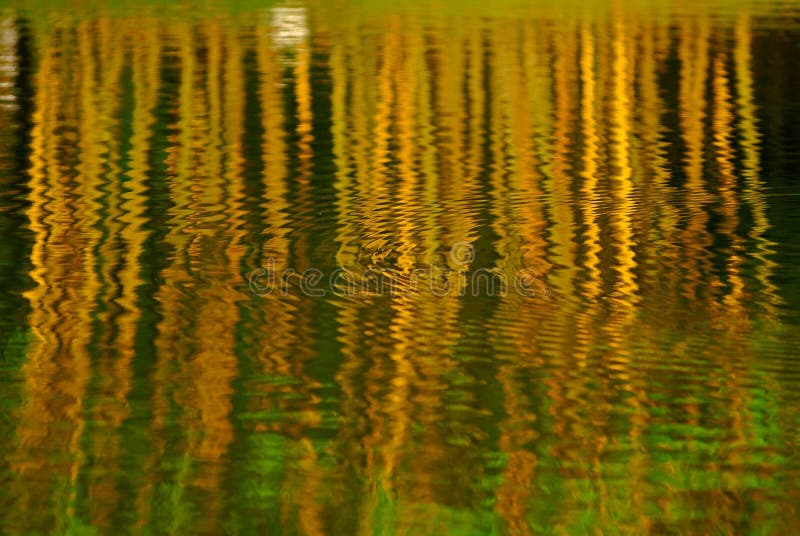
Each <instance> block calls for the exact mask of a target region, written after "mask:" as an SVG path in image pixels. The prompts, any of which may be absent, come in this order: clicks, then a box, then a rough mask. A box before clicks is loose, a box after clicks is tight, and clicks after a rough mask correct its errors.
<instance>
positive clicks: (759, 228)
mask: <svg viewBox="0 0 800 536" xmlns="http://www.w3.org/2000/svg"><path fill="white" fill-rule="evenodd" d="M751 36H752V30H751V20H750V16H749V15H746V14H742V15H740V16H739V17H738V19H737V21H736V26H735V38H736V45H735V48H734V51H733V55H734V68H735V74H736V94H737V100H736V104H737V109H736V114H737V116H738V118H739V125H740V130H741V140H740V144H741V147H742V152H743V155H742V160H743V170H742V176H743V177H744V195H743V196H742V199H743V201H744V202H745V203H747V204H749V205H750V210H751V212H752V214H753V227H752V229H751V231H750V236H751V237H752V239H753V240H754V241H755V242H756V250H757V251H756V252H755V253H753V254H752V255H753V257H754V258H755V259H756V260H757V261H758V265H757V266H756V278H757V280H758V282H759V283H760V284H761V289H760V290H759V295H761V296H763V300H761V302H762V303H763V304H764V308H765V309H766V313H767V314H766V315H765V316H766V317H767V318H775V308H776V307H777V306H778V305H779V304H780V297H779V295H778V288H777V287H776V286H775V284H774V283H773V282H772V281H771V276H772V272H773V271H774V268H775V266H776V263H775V261H773V260H772V259H771V258H770V257H771V256H772V255H773V254H774V245H775V244H774V243H773V242H772V241H770V240H769V239H767V238H766V237H765V234H766V232H767V231H768V230H769V228H770V225H769V221H768V219H767V216H766V211H767V203H766V201H765V199H764V188H763V184H762V180H761V177H760V176H759V174H760V164H759V134H758V128H757V127H758V125H757V122H756V113H755V106H754V104H753V98H754V97H753V74H752V52H751V48H752V43H751V41H752V37H751Z"/></svg>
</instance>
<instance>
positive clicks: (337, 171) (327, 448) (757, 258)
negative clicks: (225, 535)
mask: <svg viewBox="0 0 800 536" xmlns="http://www.w3.org/2000/svg"><path fill="white" fill-rule="evenodd" d="M339 8H341V9H339ZM354 9H355V8H353V7H348V6H344V5H342V6H339V5H338V3H337V6H336V8H335V9H334V6H329V5H317V3H316V2H311V3H310V4H309V5H308V6H307V11H308V12H307V11H306V7H303V8H301V7H297V6H292V7H287V6H283V7H280V6H279V7H275V8H269V9H266V8H265V9H261V10H258V11H257V12H255V13H253V14H248V15H247V16H244V15H241V14H238V15H237V14H233V13H231V14H226V13H225V12H224V11H220V12H218V13H216V12H215V14H214V15H213V16H211V15H208V16H207V15H206V14H205V13H204V12H199V13H198V14H196V15H194V16H192V17H178V18H169V17H168V16H167V15H163V18H162V15H159V14H157V13H148V12H145V13H142V14H133V13H124V14H115V15H113V16H112V15H110V14H105V15H99V14H94V15H93V16H85V17H83V16H74V17H70V16H66V15H64V16H63V18H62V17H55V18H54V19H53V20H51V21H47V22H41V23H37V24H33V25H31V26H30V28H29V29H28V30H26V31H29V32H30V33H31V36H32V39H33V42H34V43H35V45H34V50H35V61H33V62H32V63H31V65H32V67H31V69H32V72H31V76H32V86H33V92H32V96H31V103H30V105H31V109H30V110H29V112H27V113H29V114H30V121H29V122H30V133H29V139H28V140H27V142H26V143H27V144H28V146H27V150H28V151H29V152H30V157H29V165H28V166H27V174H28V179H27V188H28V190H29V191H28V192H27V193H26V196H27V197H26V202H27V204H26V205H25V206H24V208H23V210H24V214H25V217H26V218H27V221H28V222H29V223H28V230H29V234H30V237H29V240H30V243H31V244H30V259H29V264H30V267H29V269H28V271H27V276H28V278H29V279H30V285H29V287H26V288H25V289H23V290H20V293H22V295H23V296H24V298H25V300H26V301H27V305H28V307H29V309H30V311H29V313H28V316H27V318H26V320H25V321H26V322H27V324H26V327H27V329H28V330H29V332H30V334H29V339H30V340H29V342H28V343H27V345H26V346H25V348H24V354H25V356H24V361H23V362H22V364H21V365H20V367H19V377H20V382H21V383H22V384H23V388H22V395H21V402H20V403H19V406H18V408H17V409H15V410H14V412H13V415H12V417H10V419H11V420H12V421H13V427H14V433H15V435H14V441H15V442H16V444H15V446H14V451H13V452H12V453H9V455H8V460H9V462H8V465H9V475H10V478H9V487H8V489H9V490H10V491H9V492H8V494H9V496H11V497H12V500H11V501H10V506H9V507H8V509H9V512H7V513H5V514H3V516H4V518H3V519H8V520H11V521H12V522H13V523H14V524H15V526H20V527H26V528H30V529H31V530H34V531H35V530H39V531H41V532H48V531H66V532H69V531H80V530H83V529H84V528H86V527H84V525H85V526H90V527H93V528H96V529H99V530H104V531H109V530H111V531H114V530H116V529H117V528H119V526H121V524H123V523H124V522H131V523H133V525H134V526H135V527H136V528H137V529H140V530H143V531H148V530H150V529H151V528H153V527H158V528H159V529H163V530H164V531H166V532H208V533H219V532H225V531H230V532H237V531H242V532H248V531H249V530H252V531H254V532H257V531H261V532H263V531H268V530H271V529H273V528H274V525H275V524H282V525H284V526H286V527H289V528H290V529H289V531H290V532H291V531H292V530H296V531H299V532H302V533H308V534H331V533H339V532H346V533H348V532H351V533H358V534H371V533H374V532H375V527H376V526H381V525H382V524H387V525H392V527H393V528H396V529H398V531H399V532H402V531H406V532H415V531H416V530H417V529H418V528H419V525H418V524H417V521H416V519H418V518H424V519H426V520H427V522H428V524H426V525H424V526H425V527H427V528H430V527H433V526H438V525H437V524H441V525H442V526H443V527H450V525H449V524H451V523H452V524H457V521H458V522H459V523H463V525H459V526H462V527H464V526H468V527H470V528H471V529H474V530H475V532H478V533H486V532H490V531H491V530H499V531H506V532H508V533H513V534H534V533H537V532H539V531H540V530H541V529H542V527H545V526H555V527H557V528H559V529H561V530H564V531H567V532H580V531H581V530H583V529H586V530H589V528H590V527H591V528H596V527H599V528H600V529H601V530H602V529H606V528H609V527H612V526H614V524H615V523H617V522H620V523H624V524H625V525H626V526H627V527H631V528H635V529H634V531H637V532H647V531H651V530H652V531H656V532H658V531H660V529H662V528H664V529H665V530H667V529H672V528H676V529H678V530H680V529H685V528H686V527H694V525H692V521H691V519H693V518H691V516H692V515H695V516H699V515H700V514H698V513H697V512H696V511H693V512H691V513H690V514H686V517H684V518H681V517H680V515H683V514H680V515H679V513H680V512H682V508H684V506H685V503H687V502H691V501H692V500H694V499H693V498H692V497H693V496H692V494H695V495H697V496H698V497H695V498H696V500H697V501H698V502H697V503H692V505H693V508H695V510H696V509H697V504H700V502H702V501H704V503H703V504H706V503H707V504H713V505H714V507H715V508H717V509H718V510H719V513H718V514H714V515H715V516H717V517H714V518H713V521H714V522H718V523H719V524H720V527H721V528H722V530H727V531H730V532H736V531H737V530H738V529H740V528H741V527H740V526H739V525H737V524H736V523H735V522H733V521H731V520H730V519H729V518H731V517H732V516H733V515H734V514H735V513H736V511H737V508H739V506H737V501H740V502H741V501H745V500H747V501H755V500H756V499H752V497H753V496H755V495H748V494H755V493H763V494H766V493H767V491H770V492H771V490H767V491H765V489H766V488H767V486H768V485H775V484H774V483H775V482H776V481H777V477H773V473H774V472H775V466H776V465H777V462H773V461H770V459H769V456H768V455H766V454H763V455H762V451H758V452H759V454H758V456H761V458H759V457H758V456H756V455H754V456H755V457H754V458H752V459H750V458H748V457H747V449H748V448H752V449H754V450H756V451H757V450H758V448H761V447H762V445H760V444H759V441H760V442H762V443H763V444H764V445H766V444H767V443H768V441H772V442H773V443H772V444H770V445H771V446H769V448H772V449H773V450H775V449H777V447H775V446H774V443H775V442H776V440H775V439H774V436H775V435H777V432H775V431H773V430H771V429H769V427H768V425H767V424H764V423H765V422H767V421H769V420H770V419H769V418H768V417H766V416H765V415H761V414H760V413H759V412H765V413H766V412H767V411H768V410H766V409H763V408H764V407H767V408H769V407H771V406H770V404H772V405H775V404H777V402H775V400H777V398H778V397H779V396H781V395H780V394H776V395H771V394H765V393H763V392H762V391H761V389H760V387H759V386H754V385H753V383H754V382H753V381H752V380H753V376H752V375H753V374H759V375H761V376H769V375H770V374H771V373H770V372H769V371H762V370H760V369H759V370H756V369H758V367H759V366H760V365H757V364H755V363H756V360H755V358H756V357H758V355H757V354H756V352H757V351H758V348H759V346H758V345H759V344H761V345H763V346H767V345H769V344H777V343H775V342H774V339H775V337H774V336H773V334H772V332H768V331H763V332H762V331H760V330H762V329H766V328H764V327H763V326H765V325H766V326H773V327H774V326H779V325H780V323H781V322H780V317H779V315H780V314H781V307H782V306H783V304H782V301H781V300H782V299H781V289H780V288H779V286H778V284H777V283H776V282H775V279H776V275H775V274H776V273H777V272H778V271H779V270H780V269H781V266H780V265H779V263H778V262H777V260H776V258H775V255H776V252H777V251H778V243H777V241H776V239H773V238H772V235H771V234H770V233H771V231H773V230H774V228H773V225H772V224H771V223H770V218H769V216H770V214H771V212H770V210H771V206H770V203H771V200H770V198H769V196H768V192H767V188H768V187H767V182H766V181H767V178H766V176H765V173H766V171H765V168H766V166H765V165H764V163H763V162H762V158H763V155H762V152H763V151H762V149H763V147H764V146H765V143H766V141H765V140H764V134H763V132H766V126H765V125H764V122H765V121H766V120H765V119H764V118H763V117H764V116H763V114H761V112H760V111H759V106H758V104H757V103H758V98H759V93H758V91H759V86H758V84H759V83H760V82H759V78H758V72H759V71H757V70H756V65H755V62H756V59H755V58H756V55H755V52H754V50H755V48H756V47H757V46H758V44H757V43H756V42H755V41H754V38H753V35H754V32H755V29H754V26H755V24H756V21H757V18H755V17H754V16H750V15H747V14H741V13H737V14H736V15H735V16H734V17H721V18H715V17H714V16H712V14H711V13H710V12H705V11H702V10H701V12H699V13H694V12H693V13H692V14H691V16H689V15H687V14H686V13H685V12H683V11H681V10H679V12H676V13H675V14H667V13H660V14H659V13H651V14H649V15H647V16H645V15H641V16H638V15H637V14H636V13H628V12H626V11H625V10H622V9H620V8H619V6H616V7H612V8H610V10H609V11H608V13H606V12H605V11H602V12H598V13H594V12H593V11H592V10H589V9H588V8H587V9H586V10H584V12H583V14H581V15H580V16H574V17H572V16H570V17H565V16H563V15H561V14H559V13H560V11H559V10H558V9H556V8H555V7H554V8H552V9H551V10H545V11H543V12H541V13H539V12H536V11H535V10H533V8H531V10H530V11H525V10H523V12H521V13H520V14H519V16H518V17H517V18H513V17H510V18H498V17H484V16H479V13H478V14H471V12H469V11H465V12H464V13H461V14H442V15H430V16H428V17H423V16H421V15H420V14H419V13H418V12H417V11H415V9H414V8H413V7H411V6H410V7H408V8H407V9H405V10H403V9H400V10H398V11H396V12H392V13H373V12H371V11H369V10H366V9H365V10H364V11H363V12H361V11H359V12H354V13H350V11H353V10H354ZM443 9H444V8H443ZM542 9H543V10H544V8H542ZM687 9H688V8H687ZM340 11H342V13H343V14H342V13H340ZM349 14H352V16H348V15H349ZM251 15H252V16H251ZM4 20H5V19H4ZM3 24H4V26H2V28H3V29H2V31H4V32H5V31H7V30H6V29H5V28H6V26H5V24H6V23H5V22H4V23H3ZM4 61H5V60H4ZM10 80H16V78H14V77H13V76H10V75H9V76H6V73H5V72H3V73H2V78H0V83H2V84H12V82H11V81H10ZM14 83H16V82H14ZM3 87H5V86H3ZM2 113H3V114H4V115H3V118H4V119H5V118H6V115H8V114H6V112H5V111H3V112H2ZM673 116H674V117H673ZM8 117H11V115H8ZM670 122H671V123H670ZM672 123H674V125H673V124H672ZM3 147H5V145H4V146H3ZM2 158H3V160H2V161H3V162H6V161H8V162H11V161H12V158H11V157H10V156H7V155H2ZM456 244H460V245H462V246H465V245H466V246H469V247H470V248H474V249H473V250H471V251H474V253H475V256H474V258H472V257H470V258H469V259H467V261H466V262H462V261H461V260H459V259H458V258H456V257H454V256H453V255H451V250H450V248H451V247H453V246H454V245H456ZM259 266H263V267H267V268H269V269H270V270H272V271H273V273H274V274H288V275H287V276H286V278H285V279H282V278H281V276H280V275H278V279H276V280H275V283H276V288H275V289H273V292H272V293H270V294H265V295H263V296H254V294H253V293H252V292H250V289H248V276H249V274H250V273H251V272H252V271H253V270H254V269H255V268H258V267H259ZM339 267H341V268H345V269H347V270H348V271H349V272H350V274H351V275H354V276H356V277H358V276H362V275H364V274H367V273H369V272H370V271H373V272H379V271H381V270H385V271H387V272H386V273H388V274H389V279H390V281H391V283H392V284H394V285H396V286H395V287H394V288H395V290H402V291H407V292H403V293H398V294H394V295H387V294H382V293H381V292H380V290H386V289H385V288H384V289H380V288H378V289H372V290H371V291H370V292H365V293H363V294H360V295H356V296H352V295H346V294H344V293H342V291H344V290H347V289H346V288H344V287H346V286H347V282H346V281H344V282H343V281H342V280H340V281H338V282H337V283H336V285H338V287H337V288H336V289H335V290H337V291H339V292H337V293H329V294H327V295H326V296H325V297H324V298H319V299H318V298H314V297H311V296H309V295H307V294H304V292H303V291H302V289H301V288H300V287H299V283H298V282H299V281H300V279H301V278H300V276H299V272H301V271H302V270H304V269H306V268H318V269H320V270H321V271H322V272H324V273H325V276H326V279H324V280H323V283H322V284H325V283H326V282H327V275H328V274H330V272H331V271H332V270H333V269H335V268H339ZM432 267H435V268H436V269H437V270H438V272H437V273H436V275H437V276H439V279H438V280H437V279H431V278H428V277H425V276H419V271H420V269H423V270H424V269H431V268H432ZM290 270H296V272H294V273H289V271H290ZM525 270H528V271H530V273H533V274H535V281H533V287H532V288H533V289H534V290H535V291H536V292H535V293H534V295H527V296H526V295H524V293H523V292H521V291H520V290H519V288H517V287H515V286H514V285H515V280H514V277H515V275H517V274H519V273H522V271H525ZM476 272H481V273H484V272H485V274H484V275H487V276H488V275H489V274H504V275H505V277H506V279H505V281H504V283H505V287H504V288H502V289H501V288H498V287H494V288H493V289H492V291H493V292H492V293H484V294H476V292H479V291H481V290H486V288H484V289H481V288H480V285H473V284H472V283H473V281H472V280H470V276H472V275H473V274H475V273H476ZM486 279H489V280H490V281H491V277H487V278H486ZM486 279H484V280H482V281H481V284H483V283H486V282H487V280H486ZM498 281H499V280H494V282H495V284H497V282H498ZM384 282H385V281H384ZM529 283H530V282H529ZM442 288H448V289H449V291H448V292H446V293H445V295H437V293H436V291H437V290H441V289H442ZM723 334H724V335H723ZM720 337H722V338H723V339H724V340H723V341H716V342H715V340H716V339H718V338H720ZM763 341H767V342H763ZM720 356H722V357H720ZM669 367H673V368H669ZM676 378H677V379H676ZM759 382H761V383H763V384H765V385H769V386H770V390H774V391H779V390H780V389H782V388H783V387H781V385H782V384H781V383H780V382H779V381H777V380H776V379H775V378H766V379H763V382H762V380H759ZM759 404H761V406H759ZM762 406H763V407H762ZM772 426H776V425H774V424H773V425H772ZM759 427H763V428H764V430H762V429H761V428H759ZM765 438H766V439H765ZM0 444H5V443H0ZM763 448H764V449H767V447H763ZM717 452H719V455H718V456H717V454H716V453H717ZM781 455H785V452H782V453H781ZM775 456H777V454H776V455H775ZM710 457H713V459H714V461H713V462H708V461H707V460H708V459H709V458H710ZM665 460H666V461H665ZM726 464H727V465H726ZM746 464H751V466H752V467H753V468H754V469H753V470H752V471H750V472H746V471H745V469H742V467H744V466H745V465H746ZM689 466H692V467H694V470H696V471H697V474H699V475H700V476H699V477H698V478H700V479H701V480H703V481H702V482H701V483H697V482H692V481H691V478H689V477H686V478H685V479H684V480H681V481H678V480H677V479H675V482H674V483H672V481H671V480H670V482H671V483H670V484H669V486H674V487H673V488H670V487H669V486H668V485H667V484H664V482H665V481H666V480H669V479H671V478H672V476H674V474H675V473H678V472H680V474H681V475H684V476H685V475H686V474H688V473H687V472H686V471H687V469H686V467H689ZM698 467H700V468H699V469H698ZM748 470H749V469H748ZM133 473H135V474H133ZM665 475H667V476H665ZM4 476H5V475H4ZM258 479H261V480H263V481H259V482H252V481H251V480H258ZM723 480H724V482H723V483H721V482H722V481H723ZM753 490H756V491H753ZM726 497H730V499H731V500H730V501H729V502H725V500H726V499H725V498H726ZM748 497H749V498H748ZM656 507H657V508H656ZM656 509H662V510H663V512H665V513H664V514H663V517H661V518H657V517H656V516H655V514H654V513H653V512H654V511H655V510H656ZM579 511H580V512H583V513H584V514H585V515H584V517H580V516H577V515H576V512H579ZM40 512H48V515H47V516H44V517H42V518H41V519H39V520H32V519H33V517H34V516H33V514H35V513H40ZM776 515H778V514H776ZM780 515H784V514H783V513H782V512H781V513H780ZM347 516H350V517H347ZM29 518H30V519H29ZM703 519H704V520H705V521H704V522H708V523H711V520H712V518H711V517H705V518H703ZM534 521H535V522H534ZM726 523H727V524H726ZM662 524H663V525H665V526H663V527H662ZM672 524H674V526H673V525H672ZM667 525H668V526H667ZM440 528H441V527H440ZM695 528H696V527H695ZM667 531H668V530H667ZM390 532H391V531H390Z"/></svg>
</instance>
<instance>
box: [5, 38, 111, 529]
mask: <svg viewBox="0 0 800 536" xmlns="http://www.w3.org/2000/svg"><path fill="white" fill-rule="evenodd" d="M40 46H41V49H42V60H41V63H40V64H39V66H38V71H37V72H36V73H35V78H36V82H37V87H39V88H47V89H44V90H42V91H40V92H37V94H36V97H35V101H34V117H33V120H34V125H33V129H32V133H31V149H32V155H31V167H30V175H31V179H30V198H31V199H32V200H34V201H35V202H34V203H33V204H32V206H31V209H30V210H29V213H28V217H29V220H30V222H31V223H30V226H31V230H32V231H33V232H34V236H35V240H34V244H33V248H32V252H31V264H32V267H33V268H32V271H31V277H32V279H33V280H34V282H35V284H36V286H35V287H34V288H33V289H31V290H29V291H26V292H25V294H24V295H25V298H26V299H27V300H28V301H29V303H30V308H31V312H30V317H29V323H30V326H31V331H32V333H33V335H34V340H33V341H32V342H31V344H30V346H29V351H28V361H27V362H26V363H25V364H24V366H23V376H24V378H25V393H26V394H25V398H26V401H25V404H24V405H23V407H22V408H21V413H20V421H19V423H20V424H19V426H18V428H17V440H18V443H19V452H18V453H16V454H15V455H14V456H13V458H12V460H10V466H11V469H12V470H13V471H15V472H16V473H18V474H19V477H21V478H22V479H21V480H20V482H19V484H20V485H21V489H19V490H17V491H16V493H15V503H16V505H15V508H17V509H18V510H17V511H18V512H48V513H49V515H50V516H52V517H53V518H55V520H54V526H55V527H59V528H60V529H61V530H66V527H67V524H68V523H70V520H71V519H72V518H73V517H74V516H75V514H76V508H77V504H76V503H77V493H78V478H79V476H80V471H81V468H82V465H83V463H84V461H85V454H84V452H83V449H82V446H81V440H82V436H83V433H84V430H85V427H86V419H85V417H84V412H85V409H86V404H85V395H86V389H87V386H88V384H89V379H90V376H91V360H90V357H89V354H88V345H89V340H90V333H91V330H90V326H91V312H92V309H93V307H94V298H95V296H96V294H97V290H98V288H99V284H98V281H97V278H96V273H95V271H94V270H93V269H92V264H91V263H90V264H89V265H88V266H87V264H86V263H85V262H84V258H85V256H86V255H87V253H89V248H88V247H87V242H88V240H87V234H88V233H87V232H86V231H88V229H87V228H86V223H87V222H86V221H85V216H84V215H85V214H86V213H87V210H86V201H87V200H86V193H87V192H86V191H85V188H84V187H83V185H82V184H81V182H80V181H79V180H77V179H78V177H76V173H75V172H74V171H73V170H72V169H71V165H72V164H73V159H74V154H73V144H72V138H73V137H74V135H73V131H69V130H67V129H64V126H65V125H74V124H76V123H77V119H78V118H77V112H78V110H77V105H76V102H77V100H78V96H79V94H80V89H79V83H80V78H79V77H73V78H72V79H70V78H68V77H67V76H65V74H66V73H65V71H64V69H65V67H66V66H65V65H63V64H62V63H60V62H59V61H58V59H57V53H58V51H61V52H62V53H64V51H70V52H72V51H74V50H75V44H74V33H73V31H72V29H71V28H60V27H57V28H53V29H52V33H50V34H47V35H42V36H41V41H40ZM70 103H71V106H70ZM42 521H44V520H40V522H42Z"/></svg>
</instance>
